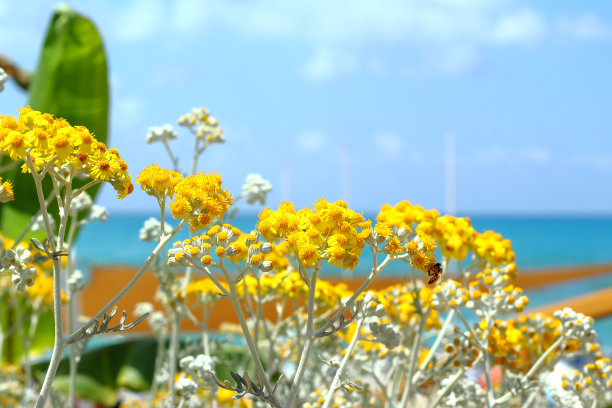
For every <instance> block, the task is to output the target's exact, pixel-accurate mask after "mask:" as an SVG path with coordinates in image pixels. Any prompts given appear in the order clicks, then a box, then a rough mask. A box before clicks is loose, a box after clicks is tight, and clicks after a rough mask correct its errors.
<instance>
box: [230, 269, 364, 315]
mask: <svg viewBox="0 0 612 408" xmlns="http://www.w3.org/2000/svg"><path fill="white" fill-rule="evenodd" d="M237 291H238V295H239V296H245V293H248V294H249V295H250V296H259V295H261V296H262V297H268V299H269V300H274V299H280V298H284V299H305V298H306V297H307V296H308V286H306V283H305V282H304V280H303V279H302V278H301V277H300V274H299V273H298V272H296V271H293V272H284V273H277V274H274V275H272V274H263V275H262V276H261V277H260V278H259V283H258V281H257V279H256V278H255V277H253V276H251V275H247V276H245V277H244V280H243V282H241V283H240V284H239V285H238V287H237ZM351 295H352V292H351V291H350V290H349V289H348V287H347V286H346V285H345V284H343V283H340V284H338V283H332V282H329V281H325V280H322V279H319V280H317V287H316V289H315V302H316V304H317V312H322V311H324V310H328V309H330V308H333V307H336V306H339V305H340V301H341V300H342V299H343V298H345V297H348V296H351Z"/></svg>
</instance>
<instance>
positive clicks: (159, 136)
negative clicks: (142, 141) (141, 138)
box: [147, 123, 178, 144]
mask: <svg viewBox="0 0 612 408" xmlns="http://www.w3.org/2000/svg"><path fill="white" fill-rule="evenodd" d="M177 137H178V136H177V134H176V132H175V131H174V129H173V128H172V125H170V124H168V123H166V124H165V125H163V126H153V127H150V128H149V132H148V133H147V143H149V144H150V143H154V142H157V141H161V142H162V143H168V142H169V141H170V140H174V139H176V138H177Z"/></svg>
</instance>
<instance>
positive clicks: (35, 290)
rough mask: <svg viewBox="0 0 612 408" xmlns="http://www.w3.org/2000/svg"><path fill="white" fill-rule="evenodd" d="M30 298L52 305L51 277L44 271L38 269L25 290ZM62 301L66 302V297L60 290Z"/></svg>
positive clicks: (45, 304)
mask: <svg viewBox="0 0 612 408" xmlns="http://www.w3.org/2000/svg"><path fill="white" fill-rule="evenodd" d="M26 294H27V296H28V297H29V298H30V299H34V300H36V301H39V302H41V305H44V306H47V307H52V306H53V278H52V277H51V276H49V275H47V274H46V273H44V272H40V271H38V272H37V273H36V276H35V277H34V284H33V285H32V286H30V287H29V288H28V290H27V291H26ZM61 300H62V302H67V301H68V297H67V296H66V293H65V292H64V291H61Z"/></svg>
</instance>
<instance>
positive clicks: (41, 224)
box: [30, 214, 55, 232]
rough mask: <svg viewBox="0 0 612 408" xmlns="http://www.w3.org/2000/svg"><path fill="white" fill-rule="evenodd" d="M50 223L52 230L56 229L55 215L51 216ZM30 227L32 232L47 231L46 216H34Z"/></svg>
mask: <svg viewBox="0 0 612 408" xmlns="http://www.w3.org/2000/svg"><path fill="white" fill-rule="evenodd" d="M49 225H50V226H51V231H55V219H54V218H53V217H49ZM30 229H31V230H32V232H37V231H45V217H44V216H43V215H42V214H38V215H37V216H36V217H35V218H34V221H33V222H32V227H30Z"/></svg>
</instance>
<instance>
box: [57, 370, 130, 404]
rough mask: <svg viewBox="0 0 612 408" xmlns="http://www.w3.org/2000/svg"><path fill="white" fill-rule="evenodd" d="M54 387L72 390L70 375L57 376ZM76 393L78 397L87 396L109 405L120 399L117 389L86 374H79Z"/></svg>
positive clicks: (89, 398) (62, 391)
mask: <svg viewBox="0 0 612 408" xmlns="http://www.w3.org/2000/svg"><path fill="white" fill-rule="evenodd" d="M53 388H55V389H56V390H57V391H59V392H61V393H65V394H68V391H69V390H70V376H69V375H62V376H58V377H55V380H54V381H53ZM76 395H77V397H81V398H86V399H87V400H89V401H93V402H97V403H99V404H102V405H104V406H107V407H112V406H113V405H116V404H117V402H118V400H119V396H118V395H117V390H115V389H113V388H111V387H108V386H106V385H104V384H102V383H100V382H98V381H96V380H95V379H94V378H92V377H90V376H88V375H84V374H77V376H76Z"/></svg>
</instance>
